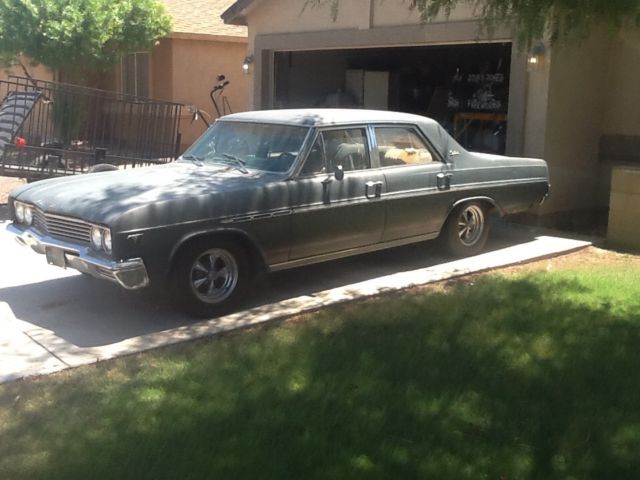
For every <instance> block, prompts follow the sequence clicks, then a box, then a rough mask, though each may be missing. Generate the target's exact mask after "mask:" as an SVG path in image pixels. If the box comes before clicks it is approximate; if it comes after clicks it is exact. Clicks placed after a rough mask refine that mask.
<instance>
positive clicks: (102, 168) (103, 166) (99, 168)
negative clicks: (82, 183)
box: [87, 163, 118, 173]
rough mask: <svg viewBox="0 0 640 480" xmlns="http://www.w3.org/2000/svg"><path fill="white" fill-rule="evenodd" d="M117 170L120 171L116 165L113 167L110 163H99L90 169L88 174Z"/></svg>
mask: <svg viewBox="0 0 640 480" xmlns="http://www.w3.org/2000/svg"><path fill="white" fill-rule="evenodd" d="M115 170H118V167H116V166H115V165H111V164H110V163H98V164H97V165H94V166H93V167H91V168H89V170H87V173H99V172H113V171H115Z"/></svg>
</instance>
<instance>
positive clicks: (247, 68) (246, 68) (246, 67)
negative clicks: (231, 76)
mask: <svg viewBox="0 0 640 480" xmlns="http://www.w3.org/2000/svg"><path fill="white" fill-rule="evenodd" d="M252 63H253V55H247V56H246V57H244V62H242V73H244V74H245V75H249V73H251V64H252Z"/></svg>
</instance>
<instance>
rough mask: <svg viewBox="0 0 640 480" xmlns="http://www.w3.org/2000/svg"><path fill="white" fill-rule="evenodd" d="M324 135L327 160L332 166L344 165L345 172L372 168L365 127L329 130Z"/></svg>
mask: <svg viewBox="0 0 640 480" xmlns="http://www.w3.org/2000/svg"><path fill="white" fill-rule="evenodd" d="M322 135H323V138H324V148H325V153H326V156H327V161H328V163H329V165H331V166H332V168H335V167H336V166H338V165H342V169H343V170H344V171H345V172H347V171H350V170H364V169H367V168H370V166H371V165H370V163H369V149H368V148H367V134H366V131H365V129H364V128H349V129H341V130H327V131H325V132H322Z"/></svg>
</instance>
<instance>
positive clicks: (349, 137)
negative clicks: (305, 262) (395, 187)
mask: <svg viewBox="0 0 640 480" xmlns="http://www.w3.org/2000/svg"><path fill="white" fill-rule="evenodd" d="M336 169H340V170H342V173H343V174H344V176H343V177H342V175H340V174H338V175H336V174H335V171H336ZM341 177H342V178H341ZM384 191H385V185H384V177H383V176H382V174H381V173H380V171H379V170H377V169H375V170H374V169H371V158H370V148H369V141H368V139H367V130H366V128H364V127H362V128H340V129H329V130H323V131H321V132H319V133H318V135H317V137H316V140H315V142H314V145H313V147H312V149H311V151H310V152H309V155H308V156H307V159H306V161H305V163H304V164H303V166H302V170H301V171H300V172H299V175H298V176H297V177H296V178H294V179H293V180H291V181H290V192H291V196H290V198H291V209H292V213H293V215H292V245H291V253H290V256H289V260H299V259H303V258H308V257H314V256H317V255H323V254H331V253H335V252H340V251H345V250H350V249H354V248H359V247H366V246H368V245H373V244H376V243H378V242H380V240H381V238H382V232H383V230H384V223H385V211H384V205H383V203H382V201H381V197H382V195H383V194H384Z"/></svg>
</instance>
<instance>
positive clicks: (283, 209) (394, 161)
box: [8, 110, 549, 315]
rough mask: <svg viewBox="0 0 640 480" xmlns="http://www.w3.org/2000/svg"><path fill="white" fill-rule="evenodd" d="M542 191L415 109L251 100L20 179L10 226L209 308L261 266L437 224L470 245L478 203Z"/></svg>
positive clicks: (534, 177)
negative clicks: (134, 155) (160, 150)
mask: <svg viewBox="0 0 640 480" xmlns="http://www.w3.org/2000/svg"><path fill="white" fill-rule="evenodd" d="M548 191H549V178H548V171H547V165H546V163H545V162H544V160H537V159H526V158H509V157H500V156H494V155H484V154H478V153H471V152H467V151H465V150H464V149H463V148H462V147H461V146H460V145H459V144H458V143H456V141H455V140H454V139H453V138H451V137H450V136H449V135H448V134H447V132H446V131H445V130H444V129H443V128H442V127H441V126H440V125H439V124H438V123H436V122H435V121H433V120H430V119H428V118H424V117H419V116H415V115H407V114H401V113H392V112H378V111H366V110H277V111H261V112H247V113H240V114H234V115H229V116H226V117H223V118H221V119H220V120H218V121H217V122H216V123H215V124H214V125H213V126H211V128H210V129H209V130H208V131H207V132H206V133H205V134H204V135H203V136H202V137H201V138H200V139H199V140H198V141H196V143H195V144H194V145H193V146H192V147H191V148H189V149H188V150H187V151H186V152H185V153H184V155H182V157H180V159H178V161H176V162H175V163H172V164H169V165H162V166H157V167H148V168H138V169H133V170H126V171H113V172H104V173H94V174H90V175H82V176H76V177H66V178H60V179H52V180H45V181H41V182H37V183H33V184H30V185H26V186H24V187H21V188H19V189H17V190H15V191H14V192H12V195H11V197H10V199H9V207H10V212H11V218H12V220H13V223H11V224H10V225H9V226H8V229H9V230H10V231H11V232H12V233H14V234H15V235H16V238H17V239H18V240H19V241H20V242H21V243H23V244H25V245H29V246H30V247H31V248H32V249H33V250H35V251H36V252H38V253H42V254H45V255H46V258H47V261H48V262H49V263H50V264H53V265H58V266H60V267H71V268H75V269H77V270H80V271H81V272H84V273H88V274H90V275H93V276H95V277H98V278H103V279H107V280H111V281H114V282H117V283H118V284H120V285H121V286H122V287H124V288H127V289H139V288H144V287H147V286H148V285H152V286H156V285H157V286H162V287H164V288H168V289H169V291H170V292H171V293H172V294H173V296H174V297H175V298H176V300H177V301H178V302H179V304H180V305H182V306H183V307H184V308H186V309H187V310H188V311H190V312H192V313H194V314H197V315H217V314H221V313H223V312H225V311H227V310H228V308H229V307H230V306H231V305H233V304H234V303H236V302H237V301H238V300H239V299H240V298H242V296H243V295H244V293H245V292H246V289H247V286H248V285H249V283H250V280H251V278H252V277H253V276H254V275H255V274H256V273H258V272H260V271H275V270H282V269H286V268H292V267H299V266H303V265H308V264H311V263H315V262H322V261H326V260H332V259H336V258H340V257H345V256H348V255H356V254H359V253H364V252H371V251H374V250H380V249H383V248H389V247H395V246H398V245H404V244H408V243H413V242H421V241H423V240H428V239H432V238H435V237H438V236H441V237H442V238H443V240H445V243H446V245H447V246H448V248H449V250H450V251H451V252H452V253H453V254H454V255H457V256H464V255H474V254H476V253H478V252H480V251H481V250H482V248H483V247H484V245H485V243H486V240H487V236H488V233H489V225H488V223H487V216H488V214H489V212H491V211H496V212H498V213H499V214H501V215H504V214H510V213H516V212H522V211H525V210H527V209H528V208H530V207H532V206H534V205H536V204H538V203H540V202H542V201H543V200H544V199H545V197H546V196H547V194H548Z"/></svg>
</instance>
